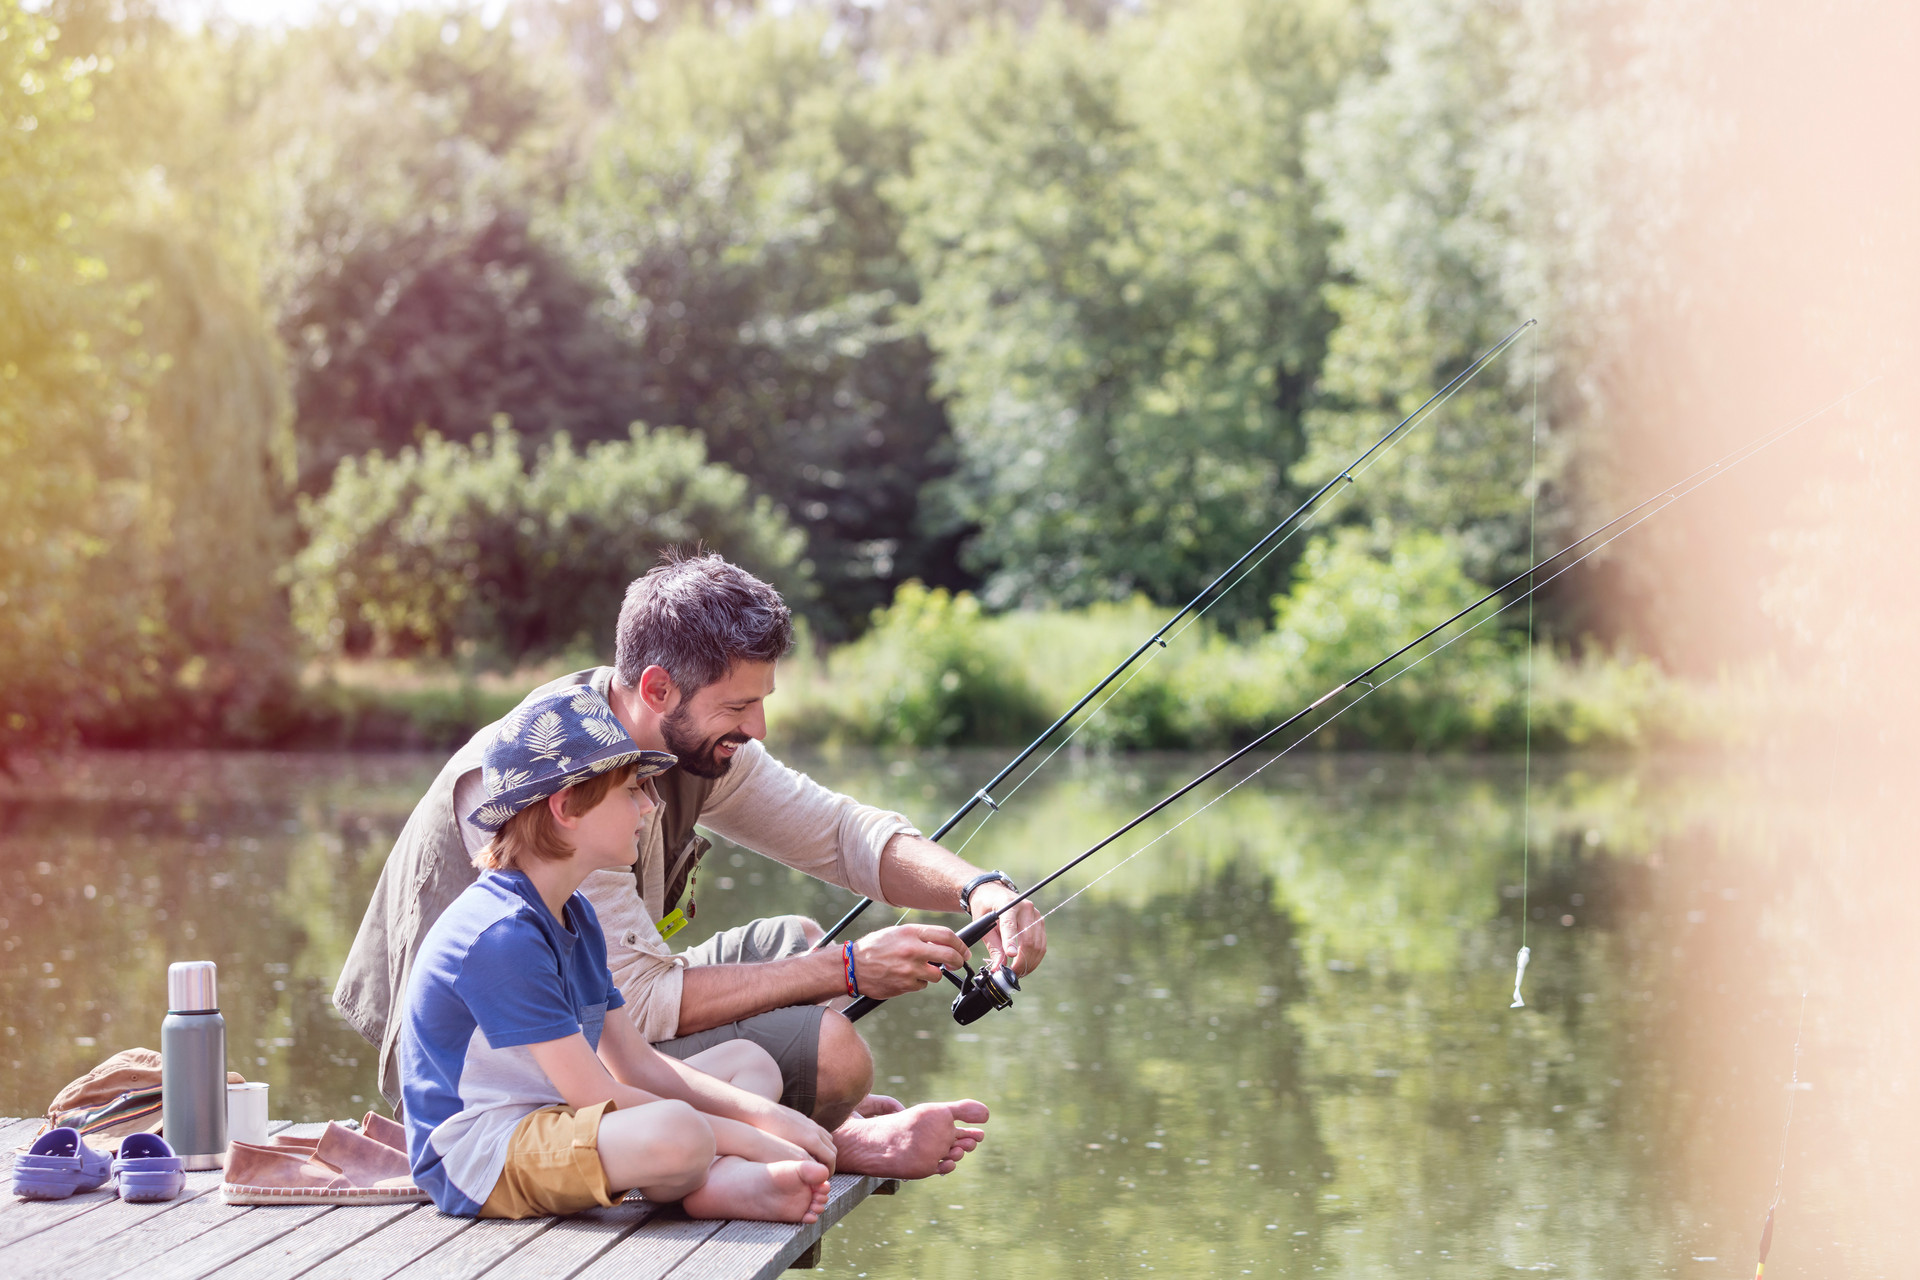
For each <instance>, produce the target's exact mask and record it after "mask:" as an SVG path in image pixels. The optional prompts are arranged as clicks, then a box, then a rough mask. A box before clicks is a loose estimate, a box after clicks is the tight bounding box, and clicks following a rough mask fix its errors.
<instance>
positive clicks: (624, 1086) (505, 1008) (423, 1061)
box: [400, 687, 835, 1222]
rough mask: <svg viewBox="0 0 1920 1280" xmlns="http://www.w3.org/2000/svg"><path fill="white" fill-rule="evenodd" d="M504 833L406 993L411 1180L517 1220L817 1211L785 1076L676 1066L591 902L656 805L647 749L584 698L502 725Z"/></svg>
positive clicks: (495, 793) (496, 792) (734, 1045)
mask: <svg viewBox="0 0 1920 1280" xmlns="http://www.w3.org/2000/svg"><path fill="white" fill-rule="evenodd" d="M485 761H486V767H485V770H484V774H483V778H484V782H485V795H486V799H485V803H483V804H482V805H481V806H480V807H479V808H477V809H476V810H475V811H474V812H473V814H472V815H471V816H470V818H469V821H471V822H473V823H474V824H475V825H476V826H479V827H481V828H482V829H483V830H486V831H489V832H492V833H493V835H492V840H491V843H489V844H488V845H487V846H486V847H485V848H484V849H482V850H481V851H480V853H479V854H477V855H476V856H475V859H474V861H475V862H476V864H478V865H479V866H480V868H481V872H482V873H481V876H480V878H479V879H478V880H477V881H475V882H474V883H473V885H471V886H470V887H469V888H468V889H467V890H466V891H465V892H464V893H462V894H461V895H460V897H459V898H457V899H456V900H455V901H454V903H453V905H452V906H451V907H449V908H448V909H447V911H446V912H445V913H444V914H443V915H442V916H441V917H440V919H439V920H438V921H437V922H436V923H435V924H434V926H433V928H432V929H431V930H430V931H429V932H428V934H427V937H426V939H425V940H424V941H423V942H422V944H421V947H420V954H419V957H418V959H417V960H416V961H415V962H414V968H413V977H412V981H411V982H410V984H409V986H408V990H407V1006H406V1025H405V1028H404V1030H403V1032H402V1036H401V1043H400V1068H401V1091H402V1096H403V1098H404V1101H405V1118H406V1122H407V1148H408V1158H409V1163H410V1164H411V1166H412V1169H413V1177H414V1181H415V1182H416V1183H418V1184H419V1186H420V1187H421V1188H422V1189H423V1190H425V1191H426V1192H427V1193H428V1194H429V1195H431V1196H432V1197H433V1200H434V1203H435V1204H437V1205H438V1206H439V1207H440V1209H441V1211H442V1212H445V1213H451V1214H459V1215H463V1216H467V1217H472V1216H476V1215H477V1216H480V1217H491V1218H523V1217H530V1216H534V1215H537V1214H565V1213H574V1212H577V1211H579V1210H581V1209H585V1208H589V1207H591V1206H593V1205H596V1204H601V1205H607V1204H613V1203H614V1202H616V1201H617V1200H619V1199H620V1197H621V1196H622V1195H624V1194H625V1193H626V1191H627V1190H629V1189H631V1188H635V1187H637V1188H639V1189H640V1190H641V1192H642V1193H643V1194H645V1195H646V1197H647V1198H648V1199H649V1200H659V1201H671V1200H680V1201H682V1202H683V1204H684V1207H685V1209H686V1211H687V1213H688V1214H689V1215H690V1216H692V1217H696V1218H758V1219H762V1220H767V1221H779V1222H813V1221H815V1220H816V1219H817V1217H818V1215H819V1213H820V1210H821V1209H822V1208H824V1207H825V1205H826V1202H827V1178H828V1176H829V1173H830V1171H831V1166H832V1164H833V1160H834V1156H835V1152H834V1147H833V1141H832V1139H831V1138H830V1137H829V1136H828V1135H827V1132H826V1130H824V1129H822V1128H821V1127H820V1126H819V1125H817V1124H815V1123H813V1121H811V1120H809V1119H807V1118H806V1117H804V1116H802V1115H801V1114H800V1113H799V1112H797V1111H792V1110H789V1109H787V1108H785V1107H782V1106H780V1105H779V1104H778V1103H776V1102H774V1101H773V1098H775V1097H777V1096H778V1095H779V1092H780V1072H779V1068H778V1067H777V1066H776V1065H775V1063H774V1061H773V1059H772V1058H771V1057H770V1056H769V1055H768V1054H767V1053H766V1051H765V1050H763V1049H760V1048H759V1047H757V1046H755V1045H753V1044H752V1043H751V1042H748V1041H733V1042H731V1043H729V1044H726V1045H723V1046H720V1047H719V1048H717V1049H714V1050H710V1051H709V1052H707V1053H704V1054H700V1055H696V1056H695V1057H692V1058H689V1059H688V1060H687V1061H685V1062H678V1061H675V1060H674V1059H672V1058H669V1057H666V1056H665V1055H663V1054H660V1053H658V1052H656V1051H655V1050H654V1049H653V1048H652V1046H650V1045H648V1044H647V1042H646V1041H645V1040H644V1039H643V1038H642V1037H641V1035H640V1033H639V1031H638V1030H637V1029H636V1028H635V1027H634V1025H633V1023H632V1021H631V1020H629V1019H628V1018H625V1017H616V1018H609V1017H607V1016H606V1014H607V1013H608V1012H610V1011H611V1010H614V1009H617V1008H619V1007H620V1006H621V1005H622V1004H623V1003H624V999H623V997H622V996H621V994H620V991H619V988H617V987H616V986H614V984H613V977H612V975H611V974H610V973H609V972H608V971H607V950H606V939H605V938H604V937H603V936H602V934H601V931H600V925H599V921H598V919H597V918H596V917H595V915H594V912H593V908H592V906H590V905H589V904H588V902H587V899H586V897H585V895H583V894H581V893H578V892H576V890H578V888H579V887H580V884H581V882H582V881H584V880H585V879H586V878H587V877H588V876H589V875H590V874H592V873H593V872H595V871H599V870H609V869H619V868H623V867H631V866H632V865H633V862H634V859H635V857H636V845H635V830H636V828H637V827H638V826H639V825H640V822H641V819H642V818H644V817H645V816H646V815H647V814H648V813H650V812H651V811H652V809H653V800H652V797H651V796H649V794H648V793H647V791H646V790H645V789H644V788H643V787H642V785H641V784H642V781H643V780H644V779H645V778H649V777H652V776H653V775H655V774H657V773H660V772H661V771H663V770H665V769H670V768H672V767H673V765H674V762H675V758H674V757H673V756H672V755H669V754H667V753H666V752H662V751H642V750H640V749H639V748H638V747H636V746H635V745H634V743H633V740H632V739H631V738H630V737H628V736H627V733H626V731H625V730H624V729H622V728H621V727H620V723H619V721H618V720H616V719H615V718H614V715H613V712H612V709H611V708H610V707H609V706H608V705H607V702H606V700H605V699H604V698H603V697H601V696H600V695H599V694H597V693H595V692H594V691H593V690H591V689H587V688H581V687H565V688H561V689H559V690H556V691H555V692H553V693H552V694H551V695H549V696H546V697H543V698H540V699H538V700H536V701H534V702H532V703H529V704H527V705H526V706H524V707H522V708H521V709H520V711H519V712H518V713H516V714H515V715H513V716H510V717H509V718H508V719H507V720H505V721H503V722H502V723H501V725H500V728H499V730H498V731H497V733H496V734H495V736H494V738H493V740H492V742H491V743H489V745H488V747H487V750H486V754H485Z"/></svg>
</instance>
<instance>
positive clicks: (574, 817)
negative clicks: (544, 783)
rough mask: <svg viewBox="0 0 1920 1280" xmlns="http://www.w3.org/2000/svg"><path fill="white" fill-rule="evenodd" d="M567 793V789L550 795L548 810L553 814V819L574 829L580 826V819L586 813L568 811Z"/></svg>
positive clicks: (569, 828)
mask: <svg viewBox="0 0 1920 1280" xmlns="http://www.w3.org/2000/svg"><path fill="white" fill-rule="evenodd" d="M566 795H567V793H566V792H565V791H556V792H554V793H553V794H552V795H550V796H548V797H547V812H548V813H550V814H552V815H553V820H554V821H555V822H557V823H558V824H560V826H561V827H563V828H565V829H566V830H568V831H572V830H574V829H576V828H577V827H579V825H580V819H581V818H583V817H585V816H586V815H585V814H575V813H568V812H567V801H566Z"/></svg>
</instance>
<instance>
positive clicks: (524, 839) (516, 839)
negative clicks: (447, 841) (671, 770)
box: [473, 760, 640, 871]
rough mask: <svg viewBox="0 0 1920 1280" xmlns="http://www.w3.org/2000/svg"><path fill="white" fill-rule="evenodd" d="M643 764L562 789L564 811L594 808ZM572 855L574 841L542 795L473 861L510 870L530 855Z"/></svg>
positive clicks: (548, 857) (633, 763)
mask: <svg viewBox="0 0 1920 1280" xmlns="http://www.w3.org/2000/svg"><path fill="white" fill-rule="evenodd" d="M639 767H640V763H639V761H637V760H633V761H628V762H627V763H626V764H623V765H620V766H618V767H617V768H613V769H609V770H607V771H606V772H605V773H598V774H595V775H594V776H593V777H591V778H588V779H587V780H586V781H585V782H579V783H575V784H574V785H573V786H571V787H568V788H567V789H566V790H565V791H562V792H560V808H561V811H562V812H564V813H565V814H566V815H567V816H568V817H570V818H577V817H579V816H580V815H581V814H583V813H589V812H591V811H592V810H593V808H594V806H595V805H597V804H599V803H600V802H601V801H602V800H605V799H606V798H607V795H608V793H609V792H611V791H613V790H614V789H615V788H616V787H624V786H626V785H627V783H628V782H629V781H630V780H631V779H632V778H633V775H634V773H635V771H637V770H638V769H639ZM572 856H573V845H572V844H570V843H569V842H568V840H567V837H566V835H565V833H564V832H562V831H561V829H560V824H559V823H557V822H555V821H554V820H553V810H552V809H550V808H549V807H548V806H547V802H546V800H544V799H542V800H537V801H535V802H534V803H532V804H530V805H528V806H527V807H526V808H524V809H522V810H521V811H520V812H518V813H516V814H514V815H513V816H512V817H511V818H508V819H507V821H506V823H505V825H503V826H502V827H501V828H500V829H499V830H498V831H496V832H494V833H493V839H491V840H489V841H487V843H486V847H484V848H482V849H481V850H480V851H479V852H478V853H475V854H474V855H473V865H474V866H476V867H478V868H480V870H482V871H507V870H511V869H513V868H516V867H521V866H524V865H525V864H526V861H527V860H529V859H540V860H542V861H547V862H558V861H561V860H563V859H566V858H571V857H572Z"/></svg>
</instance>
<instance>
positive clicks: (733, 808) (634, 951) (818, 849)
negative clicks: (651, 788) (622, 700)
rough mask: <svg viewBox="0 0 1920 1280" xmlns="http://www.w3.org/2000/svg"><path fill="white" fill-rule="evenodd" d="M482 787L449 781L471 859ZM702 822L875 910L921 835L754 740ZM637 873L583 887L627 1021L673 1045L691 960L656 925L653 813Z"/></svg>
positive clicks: (659, 868)
mask: <svg viewBox="0 0 1920 1280" xmlns="http://www.w3.org/2000/svg"><path fill="white" fill-rule="evenodd" d="M612 677H613V669H612V668H611V667H601V668H600V669H599V670H597V671H595V672H594V674H593V680H592V684H593V687H594V688H596V689H598V690H599V691H600V692H601V693H602V694H605V693H606V692H607V686H608V685H609V683H610V682H611V680H612ZM649 785H651V784H649ZM481 790H482V784H481V781H480V771H479V770H478V769H477V768H476V769H473V770H471V771H469V772H466V773H463V774H462V775H461V776H460V778H459V779H458V780H457V781H456V782H455V784H454V812H455V814H457V815H459V819H460V836H461V839H462V841H463V842H464V843H465V844H466V846H467V852H468V853H469V854H472V853H474V852H477V851H478V850H479V849H480V848H481V847H482V846H483V845H485V844H486V842H487V838H488V837H487V833H486V832H484V831H482V830H480V829H479V828H478V827H474V826H472V825H470V824H469V823H468V822H467V821H466V817H465V815H467V814H469V813H471V812H472V811H473V810H474V809H476V808H478V807H479V805H480V802H481V799H482V795H481ZM699 822H700V825H701V826H702V827H704V828H706V829H707V830H708V831H711V832H713V833H714V834H715V835H719V836H723V837H725V838H726V839H728V840H731V841H733V842H734V843H735V844H739V845H744V846H746V847H747V848H749V849H751V850H753V851H754V852H755V853H759V854H764V855H765V856H766V857H769V858H772V859H773V860H774V861H776V862H781V863H784V864H786V865H787V866H789V867H792V868H794V869H795V870H797V871H804V872H806V873H807V874H808V875H810V876H812V877H814V878H815V879H817V880H825V881H826V882H827V883H829V884H837V885H839V886H840V887H841V888H843V889H849V890H851V891H853V892H854V893H858V894H861V895H863V896H865V897H869V898H872V899H874V900H875V901H877V902H881V903H885V902H886V901H887V898H886V895H885V894H884V893H882V892H881V891H880V854H881V852H882V851H883V850H884V849H885V848H886V847H887V841H889V840H891V839H893V837H894V836H896V835H900V834H903V833H904V834H907V835H919V834H920V832H919V830H918V829H917V828H915V827H914V825H913V824H912V823H910V822H908V821H907V820H906V819H905V818H904V817H902V816H901V815H899V814H897V813H892V812H889V811H888V810H885V809H876V808H874V807H873V806H871V805H865V804H861V803H860V802H859V801H857V800H854V799H852V798H851V797H848V796H843V795H841V794H840V793H838V792H836V791H830V790H828V789H827V788H826V787H823V786H821V785H820V784H819V783H817V782H815V781H814V780H813V779H812V778H809V777H808V776H807V775H806V774H804V773H801V772H799V771H798V770H796V769H792V768H789V767H788V766H786V765H785V764H782V763H781V762H780V761H779V760H776V759H775V758H774V757H773V756H772V755H771V754H769V753H768V751H767V749H766V748H765V747H764V746H762V745H761V744H760V743H758V742H747V743H746V744H744V745H743V746H742V747H741V748H740V749H739V750H738V751H737V752H735V753H734V756H733V765H732V767H731V768H729V769H728V770H727V772H726V775H725V776H724V777H722V778H720V779H719V780H718V781H717V782H716V783H715V785H714V788H713V792H712V794H711V795H709V796H708V797H707V802H706V804H705V805H704V806H702V808H701V810H700V819H699ZM636 866H637V875H636V873H634V872H627V871H596V872H594V873H593V874H592V875H589V876H588V877H587V881H586V883H585V884H583V885H581V886H580V889H581V892H582V893H585V894H586V895H587V901H589V902H591V903H592V904H593V910H594V913H595V914H596V915H598V916H599V917H600V928H601V931H602V932H604V933H605V934H606V936H607V965H608V967H609V968H610V969H612V970H613V980H614V983H615V985H617V986H618V987H619V988H620V992H621V994H622V995H624V996H626V998H627V1004H626V1008H627V1013H628V1016H630V1017H631V1018H632V1019H633V1020H634V1023H635V1025H636V1026H638V1027H639V1028H640V1032H641V1034H643V1035H644V1036H646V1038H647V1039H648V1040H649V1041H660V1040H671V1039H673V1038H674V1036H676V1035H678V1034H679V1027H680V993H681V987H682V984H683V981H684V976H683V975H684V973H685V971H686V965H687V960H686V957H685V956H681V955H676V954H674V952H673V951H672V949H671V948H669V947H668V946H667V943H666V940H665V939H664V938H662V937H661V936H660V929H659V926H658V924H657V923H656V922H657V921H658V920H659V919H660V918H661V917H662V916H663V915H665V914H666V912H665V910H664V908H663V905H662V904H663V903H664V901H665V899H666V893H667V886H666V874H667V870H666V869H667V852H666V842H665V839H664V838H663V836H662V835H661V831H660V824H659V822H657V821H656V820H655V817H653V816H649V817H648V819H647V820H646V822H645V824H644V825H643V826H642V827H641V831H640V860H639V862H638V863H637V864H636Z"/></svg>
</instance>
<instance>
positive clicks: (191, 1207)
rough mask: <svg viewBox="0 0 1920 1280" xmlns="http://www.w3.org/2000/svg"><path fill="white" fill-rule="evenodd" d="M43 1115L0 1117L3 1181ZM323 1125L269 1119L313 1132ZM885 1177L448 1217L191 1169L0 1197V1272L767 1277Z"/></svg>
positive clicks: (375, 1278) (26, 1275)
mask: <svg viewBox="0 0 1920 1280" xmlns="http://www.w3.org/2000/svg"><path fill="white" fill-rule="evenodd" d="M40 1125H41V1121H39V1120H37V1119H33V1120H0V1176H5V1175H10V1173H11V1170H12V1168H13V1161H14V1158H15V1156H16V1155H18V1153H19V1148H21V1147H22V1146H24V1145H25V1144H26V1143H27V1142H28V1141H30V1140H31V1138H32V1137H33V1135H34V1134H35V1133H36V1132H37V1131H38V1130H39V1128H40ZM325 1127H326V1126H324V1125H318V1124H314V1125H291V1126H290V1125H288V1124H286V1123H284V1122H279V1123H276V1124H274V1125H273V1126H272V1130H273V1132H275V1133H278V1132H281V1131H289V1132H291V1133H293V1134H295V1135H317V1134H318V1133H319V1132H320V1131H321V1130H322V1129H324V1128H325ZM899 1185H900V1184H899V1183H898V1182H896V1181H893V1180H891V1179H880V1178H867V1177H861V1176H860V1175H858V1174H840V1175H837V1176H835V1178H834V1179H833V1198H832V1199H831V1200H830V1201H829V1202H828V1204H827V1209H826V1212H825V1213H823V1214H821V1215H820V1221H818V1222H815V1223H813V1224H811V1225H809V1226H802V1227H793V1226H787V1225H784V1224H781V1223H772V1222H695V1221H693V1220H691V1219H689V1218H687V1217H686V1216H684V1215H683V1214H681V1213H680V1211H679V1210H678V1209H677V1208H675V1207H673V1206H666V1207H664V1208H663V1207H662V1206H659V1205H655V1204H650V1203H648V1202H647V1201H645V1200H643V1199H640V1198H638V1197H637V1196H636V1197H630V1198H628V1199H627V1200H625V1201H623V1202H622V1203H620V1204H617V1205H614V1206H613V1207H611V1208H606V1209H592V1210H589V1211H588V1212H586V1213H580V1214H575V1215H574V1216H573V1217H570V1218H529V1219H527V1220H525V1221H522V1222H501V1221H479V1220H476V1219H473V1218H452V1217H448V1216H446V1215H445V1214H442V1213H441V1212H440V1211H439V1210H437V1209H435V1208H434V1207H433V1206H432V1205H431V1204H407V1205H374V1206H365V1207H361V1206H334V1205H286V1206H251V1207H250V1206H247V1205H229V1204H226V1203H224V1202H223V1201H222V1200H221V1198H220V1174H219V1172H218V1171H217V1170H216V1171H213V1172H209V1173H190V1174H188V1175H187V1188H186V1190H185V1191H183V1192H181V1193H180V1195H179V1196H177V1197H176V1198H174V1199H172V1200H168V1201H165V1202H163V1203H160V1204H126V1203H124V1202H123V1201H121V1200H120V1198H119V1197H118V1196H116V1195H114V1194H113V1191H112V1186H113V1184H112V1183H111V1182H109V1183H108V1184H107V1186H106V1187H104V1188H102V1189H101V1190H99V1191H94V1192H89V1193H87V1194H84V1195H77V1196H73V1197H71V1198H69V1199H66V1200H47V1201H27V1200H19V1199H16V1198H14V1197H13V1196H11V1195H7V1196H5V1197H4V1199H3V1200H0V1275H4V1276H6V1277H7V1280H41V1278H42V1277H45V1278H46V1280H52V1278H53V1277H56V1276H86V1277H88V1278H89V1280H109V1278H110V1277H113V1276H118V1275H124V1274H129V1273H135V1272H137V1273H138V1274H139V1276H140V1278H141V1280H205V1278H215V1277H217V1280H293V1278H294V1277H296V1276H304V1277H307V1278H308V1280H471V1278H472V1277H477V1276H483V1275H492V1276H499V1277H509V1276H511V1277H513V1278H514V1280H570V1278H572V1277H579V1280H601V1278H602V1277H605V1278H606V1280H665V1278H666V1277H669V1276H670V1277H672V1278H673V1280H744V1278H746V1277H753V1278H754V1280H770V1278H771V1277H773V1276H777V1275H779V1274H780V1272H782V1271H784V1270H786V1269H788V1268H789V1267H811V1266H814V1265H816V1264H817V1263H818V1261H819V1258H820V1241H821V1237H823V1236H824V1235H825V1234H826V1232H827V1229H828V1228H829V1227H831V1226H833V1224H834V1223H836V1222H838V1221H840V1219H842V1218H844V1217H845V1216H846V1215H847V1214H848V1212H850V1211H851V1210H852V1209H853V1207H854V1206H855V1205H857V1204H859V1203H860V1202H861V1201H862V1200H865V1199H866V1198H867V1197H868V1196H869V1195H874V1194H879V1195H891V1194H892V1193H893V1191H894V1190H895V1189H896V1188H898V1187H899Z"/></svg>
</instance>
